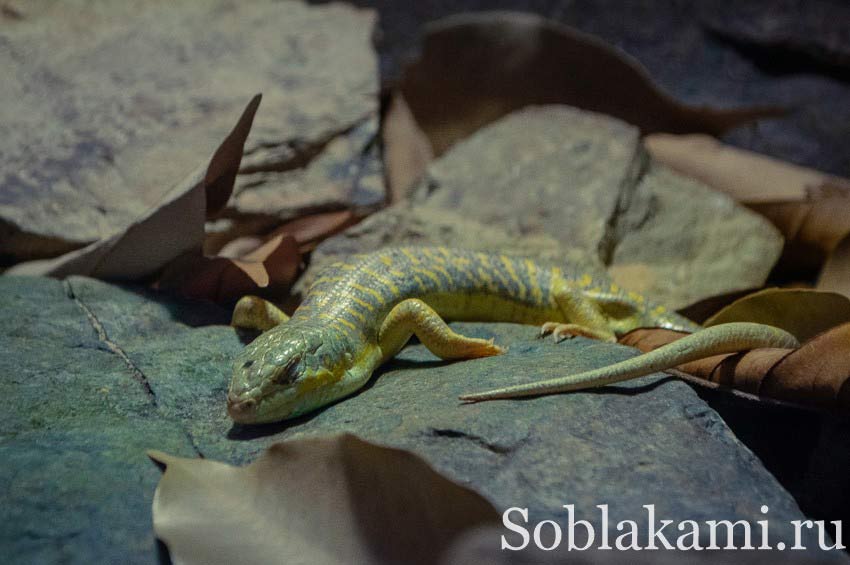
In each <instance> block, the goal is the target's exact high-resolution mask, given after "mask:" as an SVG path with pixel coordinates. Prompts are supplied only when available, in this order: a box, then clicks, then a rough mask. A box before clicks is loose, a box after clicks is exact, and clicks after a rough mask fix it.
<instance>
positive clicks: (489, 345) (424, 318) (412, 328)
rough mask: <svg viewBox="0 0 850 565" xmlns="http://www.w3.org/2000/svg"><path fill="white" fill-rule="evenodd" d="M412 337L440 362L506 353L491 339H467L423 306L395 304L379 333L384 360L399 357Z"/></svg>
mask: <svg viewBox="0 0 850 565" xmlns="http://www.w3.org/2000/svg"><path fill="white" fill-rule="evenodd" d="M414 334H415V335H416V337H418V338H419V341H421V342H422V344H423V345H424V346H425V347H427V348H428V350H429V351H430V352H431V353H433V354H434V355H436V356H437V357H440V358H441V359H474V358H477V357H489V356H491V355H500V354H502V353H504V352H505V349H504V348H502V347H499V346H498V345H495V344H494V343H493V340H492V339H480V338H477V337H467V336H464V335H461V334H459V333H457V332H455V331H454V330H452V329H451V328H450V327H449V326H448V324H446V322H445V321H443V319H442V318H441V317H440V315H439V314H437V312H435V311H434V309H433V308H431V307H430V306H428V305H427V304H425V302H423V301H422V300H419V299H418V298H409V299H407V300H403V301H401V302H400V303H398V304H397V305H396V306H395V307H394V308H393V309H392V310H391V311H390V313H389V314H387V317H386V318H385V319H384V322H383V324H382V325H381V329H380V331H379V332H378V344H379V346H380V348H381V353H382V356H383V359H384V360H387V359H389V358H390V357H392V356H394V355H395V354H396V353H398V352H399V351H400V350H401V348H402V347H404V344H405V343H407V340H409V339H410V338H411V336H413V335H414Z"/></svg>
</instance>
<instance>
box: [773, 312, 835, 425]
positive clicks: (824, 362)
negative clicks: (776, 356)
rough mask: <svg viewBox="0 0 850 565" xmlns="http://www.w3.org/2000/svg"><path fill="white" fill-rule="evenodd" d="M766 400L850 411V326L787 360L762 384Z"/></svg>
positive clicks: (812, 342)
mask: <svg viewBox="0 0 850 565" xmlns="http://www.w3.org/2000/svg"><path fill="white" fill-rule="evenodd" d="M759 392H760V393H761V394H762V395H764V396H769V397H771V398H778V399H782V400H789V401H791V402H799V401H800V399H803V398H805V399H806V400H807V401H811V403H812V404H817V405H820V406H827V407H829V406H832V407H835V408H841V409H843V410H847V409H848V408H850V324H843V325H841V326H838V327H837V328H833V329H831V330H829V331H828V332H825V333H823V334H821V335H819V336H817V337H815V338H814V339H812V340H810V341H808V342H806V343H804V344H803V345H802V346H801V347H800V348H799V349H797V350H796V351H794V352H793V353H791V354H790V355H788V356H786V357H784V358H783V359H782V360H781V361H780V362H779V363H778V364H777V365H776V366H775V367H773V369H772V370H771V371H770V373H769V374H768V376H767V377H766V378H765V379H764V381H763V382H762V386H761V390H760V391H759Z"/></svg>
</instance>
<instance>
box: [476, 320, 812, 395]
mask: <svg viewBox="0 0 850 565" xmlns="http://www.w3.org/2000/svg"><path fill="white" fill-rule="evenodd" d="M799 345H800V344H799V342H798V341H797V339H796V338H795V337H794V336H792V335H791V334H789V333H788V332H786V331H785V330H781V329H779V328H774V327H773V326H768V325H765V324H754V323H749V322H732V323H728V324H718V325H716V326H711V327H709V328H704V329H702V330H699V331H698V332H696V333H693V334H691V335H689V336H685V337H683V338H682V339H679V340H676V341H674V342H672V343H668V344H667V345H664V346H662V347H659V348H658V349H655V350H653V351H650V352H648V353H645V354H643V355H639V356H637V357H633V358H632V359H627V360H625V361H622V362H620V363H615V364H613V365H608V366H607V367H601V368H599V369H593V370H590V371H585V372H584V373H578V374H575V375H569V376H566V377H559V378H556V379H549V380H545V381H539V382H536V383H528V384H521V385H516V386H509V387H504V388H498V389H494V390H489V391H486V392H479V393H473V394H465V395H463V396H461V397H460V399H461V400H463V401H466V402H479V401H482V400H495V399H498V398H517V397H520V396H538V395H543V394H553V393H559V392H568V391H572V390H579V389H584V388H593V387H598V386H604V385H608V384H612V383H617V382H620V381H625V380H628V379H633V378H635V377H641V376H644V375H648V374H650V373H655V372H657V371H663V370H664V369H669V368H671V367H675V366H677V365H681V364H683V363H689V362H691V361H696V360H698V359H704V358H706V357H711V356H712V355H720V354H722V353H736V352H738V351H745V350H749V349H755V348H758V347H781V348H795V347H799Z"/></svg>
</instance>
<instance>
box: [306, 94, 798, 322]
mask: <svg viewBox="0 0 850 565" xmlns="http://www.w3.org/2000/svg"><path fill="white" fill-rule="evenodd" d="M419 210H421V211H419ZM400 214H401V215H400ZM404 214H407V215H406V216H405V215H404ZM404 214H402V213H401V212H393V211H383V212H381V213H380V214H378V215H376V216H375V217H373V218H370V220H369V221H367V222H364V223H363V224H361V225H358V226H355V227H353V228H350V229H349V230H348V231H347V232H345V233H343V234H341V235H338V236H336V237H334V238H331V239H329V240H328V241H326V242H324V243H323V244H322V245H320V246H319V248H318V249H317V250H316V252H315V253H314V254H313V264H312V265H311V268H310V270H309V271H308V278H307V280H309V279H310V278H311V277H312V276H313V275H314V273H315V269H316V268H317V267H320V266H321V265H324V264H325V262H326V256H328V255H336V254H339V253H348V254H350V253H363V252H368V251H373V250H375V249H378V248H380V247H383V246H386V245H400V244H422V243H430V244H433V243H439V244H442V245H449V246H458V247H468V246H474V247H476V248H480V249H491V250H499V251H503V250H505V249H506V248H507V249H509V250H511V251H514V252H520V253H522V252H527V253H529V254H530V255H532V256H536V255H540V254H544V255H548V256H549V257H552V253H553V251H556V250H558V249H560V250H565V249H568V250H570V254H567V253H564V252H562V255H560V256H558V255H555V256H554V258H556V259H557V258H558V257H560V258H564V257H569V258H570V259H572V258H573V257H574V256H583V257H585V258H586V261H587V262H589V263H595V264H597V265H600V264H601V265H607V266H609V267H612V268H611V272H612V274H614V275H615V278H616V279H617V281H618V282H619V283H620V284H622V285H623V286H624V287H626V288H629V289H633V290H637V291H640V292H643V293H645V294H646V295H647V296H650V297H652V298H654V299H656V300H657V301H659V302H661V303H663V304H665V305H667V306H668V307H672V308H681V307H684V306H687V305H689V304H691V303H693V302H694V301H696V300H700V299H702V298H706V297H708V296H713V295H716V294H722V293H725V292H730V291H734V290H740V289H742V288H753V287H757V286H760V285H761V284H763V283H764V281H765V279H766V278H767V275H768V274H769V272H770V269H771V268H772V267H773V265H774V263H775V261H776V259H777V258H778V257H779V253H780V252H781V249H782V238H781V236H780V235H779V233H778V232H777V231H776V229H775V228H774V227H773V226H772V225H770V223H769V222H767V221H766V220H764V219H763V218H761V217H760V216H758V215H756V214H754V213H753V212H750V211H749V210H747V209H745V208H743V207H741V206H739V205H737V204H735V202H733V201H732V199H730V198H729V197H728V196H726V195H723V194H720V193H718V192H715V191H712V190H711V189H709V188H708V187H705V186H703V185H700V184H699V183H697V182H695V181H692V180H689V179H686V178H684V177H682V176H680V175H677V174H675V173H673V172H672V171H670V170H668V169H666V168H664V167H662V166H660V165H657V164H655V163H651V162H650V160H649V157H648V156H647V154H646V152H645V151H644V149H643V147H642V145H641V144H640V142H639V140H638V132H637V130H636V129H635V128H633V127H631V126H629V125H627V124H625V123H623V122H621V121H619V120H616V119H613V118H610V117H608V116H603V115H601V114H594V113H591V112H584V111H581V110H577V109H575V108H570V107H567V106H541V107H534V108H527V109H525V110H521V111H518V112H514V113H513V114H510V115H508V116H506V117H505V118H503V119H501V120H499V121H497V122H495V123H493V124H491V125H489V126H487V127H485V128H483V129H481V130H479V131H478V132H476V133H475V134H474V135H472V136H471V137H469V138H468V139H466V140H464V141H462V142H460V143H458V144H457V145H455V146H454V147H452V148H451V149H450V150H449V151H448V152H447V153H446V154H444V155H443V156H442V157H440V158H439V159H437V160H436V161H434V162H433V163H432V164H431V166H430V167H429V169H428V172H427V176H426V178H425V179H424V180H423V182H422V183H420V184H419V185H418V187H416V188H415V190H414V193H413V209H412V211H411V212H405V213H404ZM413 217H415V218H416V219H415V220H414V222H415V223H416V227H415V228H412V229H409V228H406V227H404V226H405V222H404V221H402V219H408V221H409V218H413ZM430 222H433V225H429V223H430ZM463 224H466V225H465V226H463ZM449 225H451V226H452V227H446V226H449ZM420 226H421V227H420ZM481 226H486V229H482V227H481ZM423 234H424V235H423ZM477 234H481V235H477ZM497 234H499V235H497ZM529 238H530V239H529ZM532 240H533V242H532ZM523 241H528V243H520V242H523ZM550 242H556V244H555V245H552V243H550Z"/></svg>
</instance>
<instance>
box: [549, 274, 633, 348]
mask: <svg viewBox="0 0 850 565" xmlns="http://www.w3.org/2000/svg"><path fill="white" fill-rule="evenodd" d="M554 298H555V303H556V304H557V305H558V309H559V310H560V311H561V314H562V315H563V317H564V319H563V320H562V321H561V322H547V323H545V324H543V326H542V327H541V328H540V337H543V336H546V335H549V334H552V336H553V337H554V338H555V341H556V342H560V341H563V340H565V339H567V338H568V337H575V336H582V337H588V338H591V339H598V340H601V341H610V342H614V341H617V335H616V334H615V333H614V330H613V329H612V328H611V326H610V324H609V322H608V318H606V316H605V314H604V313H603V312H602V309H601V308H600V307H599V305H598V304H597V303H596V302H595V301H594V300H593V299H592V298H590V297H589V296H587V295H586V294H585V293H584V291H583V289H582V288H580V287H579V286H578V285H576V284H573V283H570V282H567V281H562V282H561V284H559V285H558V286H557V287H556V288H555V290H554Z"/></svg>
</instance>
